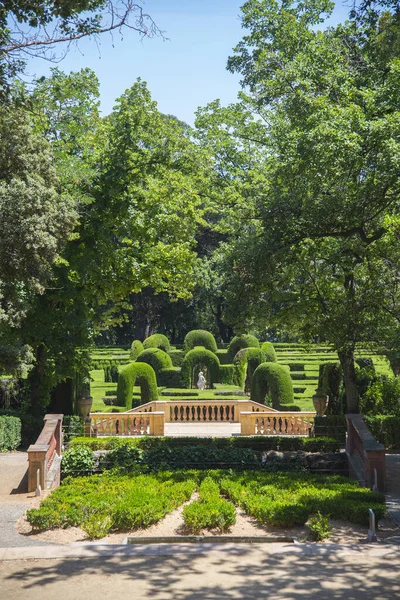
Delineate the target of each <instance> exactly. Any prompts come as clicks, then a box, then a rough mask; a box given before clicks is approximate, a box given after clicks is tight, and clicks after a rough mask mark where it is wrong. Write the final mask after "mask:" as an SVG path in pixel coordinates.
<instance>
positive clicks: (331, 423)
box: [314, 415, 347, 445]
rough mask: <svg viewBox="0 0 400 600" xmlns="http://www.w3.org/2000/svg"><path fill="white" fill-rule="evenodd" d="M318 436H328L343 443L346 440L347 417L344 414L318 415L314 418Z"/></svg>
mask: <svg viewBox="0 0 400 600" xmlns="http://www.w3.org/2000/svg"><path fill="white" fill-rule="evenodd" d="M314 428H315V435H316V436H319V435H320V436H328V437H330V438H334V439H336V440H338V442H340V443H341V444H342V445H344V443H345V442H346V431H347V425H346V417H345V416H344V415H325V416H323V417H318V416H316V417H315V419H314Z"/></svg>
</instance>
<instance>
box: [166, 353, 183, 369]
mask: <svg viewBox="0 0 400 600" xmlns="http://www.w3.org/2000/svg"><path fill="white" fill-rule="evenodd" d="M168 355H169V356H170V358H171V361H172V365H173V366H174V367H180V366H181V365H182V361H183V359H184V358H185V353H184V351H183V350H170V351H169V352H168Z"/></svg>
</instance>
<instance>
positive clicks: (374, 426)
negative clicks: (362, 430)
mask: <svg viewBox="0 0 400 600" xmlns="http://www.w3.org/2000/svg"><path fill="white" fill-rule="evenodd" d="M364 420H365V423H366V425H367V427H368V428H369V430H370V431H371V433H372V435H373V436H374V438H375V439H377V440H378V442H380V443H381V444H383V445H384V446H385V448H386V449H388V450H400V416H391V415H367V416H366V417H365V418H364Z"/></svg>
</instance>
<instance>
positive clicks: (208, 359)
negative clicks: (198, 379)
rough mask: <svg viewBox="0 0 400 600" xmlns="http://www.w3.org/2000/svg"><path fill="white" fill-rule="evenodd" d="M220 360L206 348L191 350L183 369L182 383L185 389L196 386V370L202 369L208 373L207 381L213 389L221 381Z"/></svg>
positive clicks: (184, 361) (183, 363) (185, 359)
mask: <svg viewBox="0 0 400 600" xmlns="http://www.w3.org/2000/svg"><path fill="white" fill-rule="evenodd" d="M219 366H220V365H219V360H218V358H217V356H216V355H215V354H214V353H213V352H211V351H210V350H207V349H206V348H202V347H198V348H194V349H193V350H190V351H189V352H188V353H187V354H186V356H185V358H184V360H183V362H182V367H181V383H182V387H184V388H191V387H192V386H193V384H194V381H193V379H194V376H195V368H196V367H197V368H202V369H204V370H206V372H207V381H208V384H209V387H210V388H211V389H212V388H213V387H214V384H215V383H217V382H218V379H219Z"/></svg>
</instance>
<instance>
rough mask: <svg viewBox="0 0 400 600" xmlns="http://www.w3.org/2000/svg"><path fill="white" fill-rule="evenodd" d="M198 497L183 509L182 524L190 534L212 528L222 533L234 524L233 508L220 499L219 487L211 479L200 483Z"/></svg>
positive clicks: (234, 513) (234, 514) (207, 478)
mask: <svg viewBox="0 0 400 600" xmlns="http://www.w3.org/2000/svg"><path fill="white" fill-rule="evenodd" d="M199 496H200V498H199V500H195V501H194V502H191V503H190V504H188V505H187V506H185V508H184V509H183V520H184V523H185V525H186V526H187V527H188V528H189V530H190V531H191V532H192V533H200V532H201V531H202V530H203V529H213V528H218V529H219V530H220V531H221V532H224V531H227V530H228V529H229V528H230V527H231V525H234V524H235V523H236V511H235V508H234V506H233V505H232V504H231V503H230V502H227V501H226V500H224V499H223V498H221V497H220V495H219V486H218V484H217V483H216V482H215V481H213V479H212V478H211V477H206V478H205V479H203V481H202V482H201V485H200V488H199Z"/></svg>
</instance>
